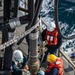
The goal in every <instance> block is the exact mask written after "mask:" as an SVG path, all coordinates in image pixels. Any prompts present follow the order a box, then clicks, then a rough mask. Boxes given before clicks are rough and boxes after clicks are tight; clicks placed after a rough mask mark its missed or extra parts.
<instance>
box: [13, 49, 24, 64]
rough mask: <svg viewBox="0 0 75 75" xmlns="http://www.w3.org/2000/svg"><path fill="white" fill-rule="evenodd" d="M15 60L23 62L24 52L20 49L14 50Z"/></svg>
mask: <svg viewBox="0 0 75 75" xmlns="http://www.w3.org/2000/svg"><path fill="white" fill-rule="evenodd" d="M13 61H17V62H18V63H21V62H23V53H22V52H21V51H20V50H15V51H14V53H13Z"/></svg>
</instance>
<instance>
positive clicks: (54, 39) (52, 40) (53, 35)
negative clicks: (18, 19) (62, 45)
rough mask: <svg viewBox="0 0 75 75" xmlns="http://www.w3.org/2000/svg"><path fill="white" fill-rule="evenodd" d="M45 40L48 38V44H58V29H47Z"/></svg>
mask: <svg viewBox="0 0 75 75" xmlns="http://www.w3.org/2000/svg"><path fill="white" fill-rule="evenodd" d="M44 38H45V40H47V43H48V45H57V44H58V31H57V30H56V29H55V30H54V31H52V32H50V31H48V30H47V31H46V35H45V37H44Z"/></svg>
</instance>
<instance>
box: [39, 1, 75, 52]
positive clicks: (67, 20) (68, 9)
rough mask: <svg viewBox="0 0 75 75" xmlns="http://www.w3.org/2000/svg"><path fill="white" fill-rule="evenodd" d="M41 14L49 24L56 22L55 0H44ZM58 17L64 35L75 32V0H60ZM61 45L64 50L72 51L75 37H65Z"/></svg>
mask: <svg viewBox="0 0 75 75" xmlns="http://www.w3.org/2000/svg"><path fill="white" fill-rule="evenodd" d="M40 15H41V17H42V18H43V19H44V20H45V21H46V22H47V24H48V25H49V23H50V22H54V0H43V4H42V7H41V13H40ZM58 17H59V25H60V26H62V27H63V28H62V29H61V32H62V34H63V35H64V36H70V35H73V34H75V0H59V2H58ZM61 47H62V48H63V51H64V52H67V53H71V52H72V51H74V50H75V39H71V40H65V39H63V43H62V46H61Z"/></svg>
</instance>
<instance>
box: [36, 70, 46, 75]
mask: <svg viewBox="0 0 75 75" xmlns="http://www.w3.org/2000/svg"><path fill="white" fill-rule="evenodd" d="M37 75H45V72H44V71H43V70H39V71H38V74H37Z"/></svg>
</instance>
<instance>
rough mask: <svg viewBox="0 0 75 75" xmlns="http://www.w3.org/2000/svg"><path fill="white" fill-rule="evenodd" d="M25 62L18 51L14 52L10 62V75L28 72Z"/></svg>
mask: <svg viewBox="0 0 75 75" xmlns="http://www.w3.org/2000/svg"><path fill="white" fill-rule="evenodd" d="M26 61H27V59H26V57H25V56H24V55H23V53H22V52H21V51H20V50H15V51H14V52H13V60H12V75H22V73H23V72H26V71H27V70H28V66H27V64H26Z"/></svg>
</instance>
